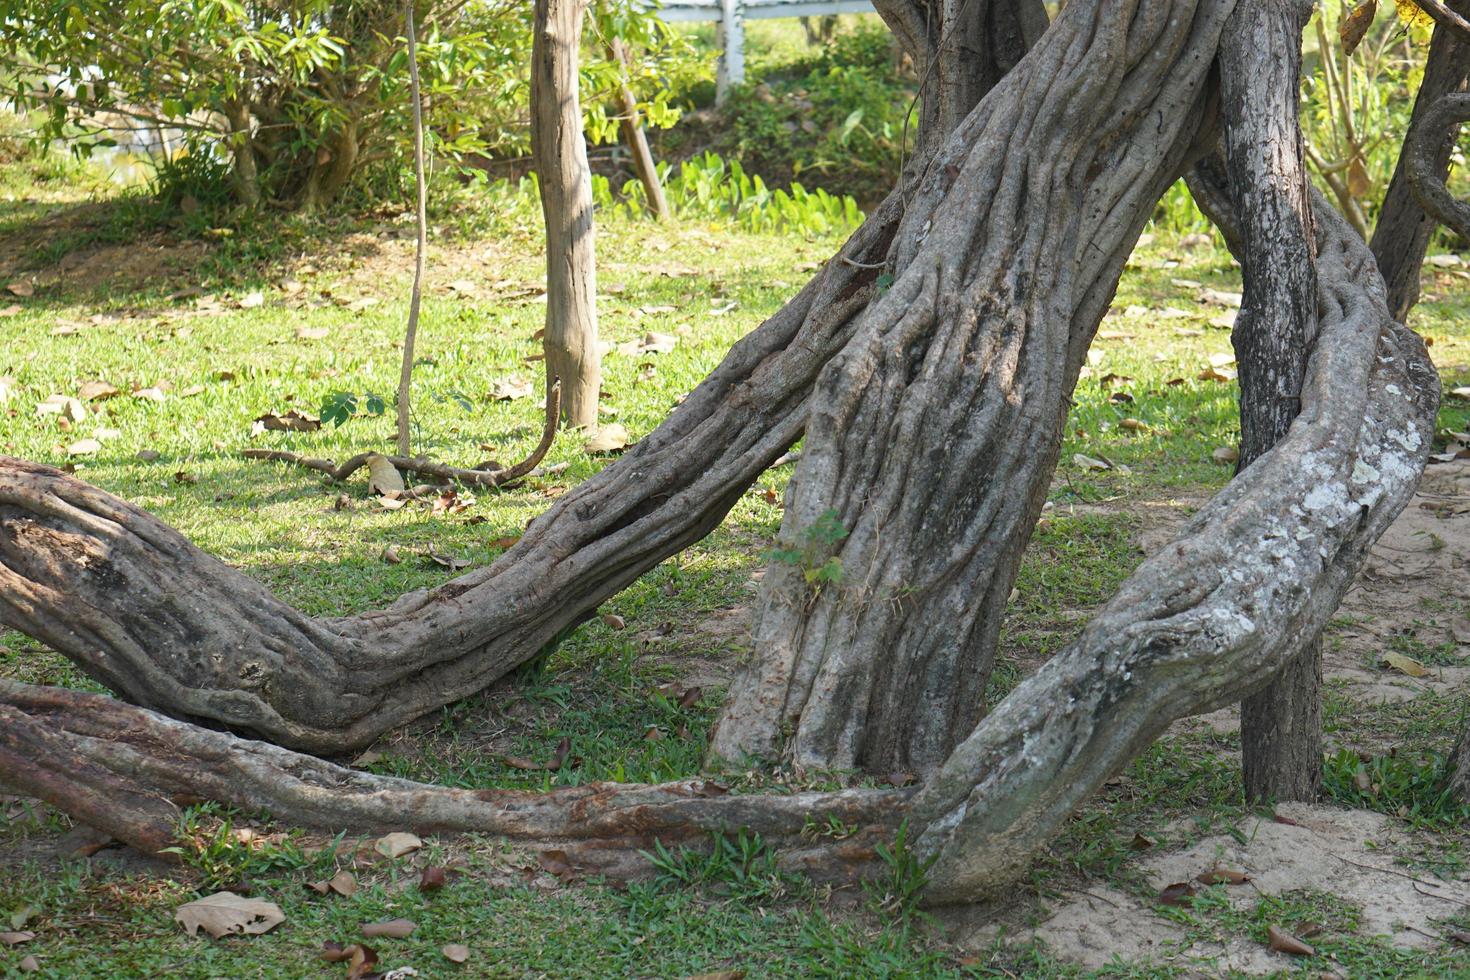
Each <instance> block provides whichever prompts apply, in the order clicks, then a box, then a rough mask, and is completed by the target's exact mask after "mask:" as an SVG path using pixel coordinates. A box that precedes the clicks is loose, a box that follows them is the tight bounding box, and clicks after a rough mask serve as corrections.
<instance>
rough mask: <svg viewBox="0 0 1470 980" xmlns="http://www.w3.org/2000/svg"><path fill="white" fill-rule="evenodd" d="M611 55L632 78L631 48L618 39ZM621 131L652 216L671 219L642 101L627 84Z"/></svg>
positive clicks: (621, 94)
mask: <svg viewBox="0 0 1470 980" xmlns="http://www.w3.org/2000/svg"><path fill="white" fill-rule="evenodd" d="M608 54H609V55H611V56H612V58H613V60H615V61H616V62H617V63H618V64H619V65H620V66H621V68H622V72H623V78H624V79H626V78H627V76H628V48H627V45H625V44H623V42H622V41H620V40H619V39H617V38H613V39H612V41H611V42H609V44H608ZM617 98H618V128H619V130H621V132H622V134H623V145H624V146H626V147H627V148H628V153H629V154H630V155H631V156H632V157H633V170H634V172H635V173H637V174H638V180H639V182H640V183H642V184H643V196H644V197H645V198H646V199H647V204H648V212H649V213H650V214H652V215H653V216H654V217H655V218H657V219H658V220H659V221H666V220H668V217H669V202H668V201H667V200H666V199H665V198H664V185H663V183H662V182H661V181H660V180H659V179H658V166H657V164H655V163H654V160H653V152H652V151H651V150H650V149H649V148H648V136H647V135H646V134H644V132H643V118H642V116H641V114H640V113H639V112H638V98H637V96H635V95H634V94H633V90H632V89H630V88H629V87H628V84H627V82H626V81H624V82H623V83H622V84H620V85H619V86H618V92H617Z"/></svg>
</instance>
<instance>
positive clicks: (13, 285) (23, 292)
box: [5, 279, 36, 299]
mask: <svg viewBox="0 0 1470 980" xmlns="http://www.w3.org/2000/svg"><path fill="white" fill-rule="evenodd" d="M5 291H6V292H7V293H9V294H10V295H12V296H19V297H20V298H21V299H25V298H26V297H28V296H34V295H36V287H35V286H32V285H31V284H30V283H28V282H26V281H25V280H24V279H17V280H15V281H14V282H9V283H6V284H5Z"/></svg>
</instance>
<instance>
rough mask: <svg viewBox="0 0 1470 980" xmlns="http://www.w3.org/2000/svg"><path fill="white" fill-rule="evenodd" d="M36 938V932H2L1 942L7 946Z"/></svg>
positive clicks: (0, 934) (17, 944) (0, 933)
mask: <svg viewBox="0 0 1470 980" xmlns="http://www.w3.org/2000/svg"><path fill="white" fill-rule="evenodd" d="M35 938H36V934H35V933H34V932H0V944H3V945H5V946H19V945H20V944H21V943H28V942H30V941H31V940H32V939H35Z"/></svg>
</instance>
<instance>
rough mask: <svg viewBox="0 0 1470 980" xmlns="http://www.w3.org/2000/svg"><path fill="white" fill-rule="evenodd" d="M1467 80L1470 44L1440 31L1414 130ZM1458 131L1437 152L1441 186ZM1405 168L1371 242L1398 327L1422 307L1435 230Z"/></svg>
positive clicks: (1465, 8) (1463, 5) (1461, 6)
mask: <svg viewBox="0 0 1470 980" xmlns="http://www.w3.org/2000/svg"><path fill="white" fill-rule="evenodd" d="M1449 6H1450V7H1451V8H1453V9H1456V10H1458V11H1459V12H1461V13H1470V2H1466V0H1449ZM1467 76H1470V44H1466V43H1465V42H1464V41H1463V40H1461V39H1460V38H1459V37H1458V36H1457V34H1456V33H1455V32H1454V31H1453V30H1451V29H1449V28H1447V27H1443V26H1436V27H1435V28H1434V35H1433V37H1432V38H1431V39H1430V42H1429V57H1428V60H1427V61H1426V62H1425V64H1424V79H1423V81H1421V82H1420V83H1419V94H1418V95H1417V96H1416V97H1415V99H1414V112H1413V115H1412V116H1411V117H1410V121H1409V124H1410V126H1411V127H1412V126H1413V125H1414V124H1415V123H1417V122H1419V121H1420V120H1422V119H1423V117H1424V114H1425V113H1426V112H1427V111H1428V110H1429V108H1430V107H1431V106H1433V105H1434V104H1435V103H1436V102H1438V101H1439V100H1440V99H1441V98H1442V97H1443V96H1446V95H1449V94H1451V93H1454V92H1462V91H1464V90H1465V82H1466V77H1467ZM1459 129H1460V128H1459V126H1450V127H1449V128H1448V129H1446V131H1445V132H1444V134H1443V138H1442V139H1441V140H1439V142H1438V143H1436V144H1435V146H1434V152H1433V156H1432V169H1433V172H1435V173H1436V174H1437V175H1438V179H1439V180H1441V181H1443V180H1444V179H1445V177H1446V175H1447V174H1448V173H1449V168H1450V153H1451V151H1453V150H1454V148H1455V137H1456V136H1457V135H1458V133H1459ZM1405 167H1406V158H1405V157H1404V156H1400V158H1399V162H1398V165H1397V166H1396V167H1394V171H1393V179H1392V181H1390V182H1389V185H1388V192H1387V193H1386V194H1385V195H1384V198H1383V208H1382V209H1381V210H1380V211H1379V215H1378V225H1377V227H1376V228H1374V230H1373V242H1372V247H1373V255H1374V257H1375V258H1377V260H1378V267H1379V268H1380V269H1381V270H1382V271H1383V279H1384V281H1385V282H1386V283H1388V308H1389V311H1390V312H1391V313H1393V315H1394V316H1395V317H1396V318H1397V319H1399V320H1400V321H1403V320H1406V319H1407V318H1408V315H1409V310H1411V309H1413V307H1414V304H1415V303H1417V302H1418V301H1419V274H1420V270H1421V268H1422V267H1423V265H1424V253H1425V251H1426V250H1427V249H1428V247H1429V236H1430V235H1431V234H1433V232H1434V228H1435V225H1436V222H1435V219H1434V218H1432V217H1430V216H1429V215H1427V214H1425V213H1424V209H1423V208H1422V207H1420V205H1419V201H1418V199H1417V198H1415V196H1414V192H1413V189H1412V188H1411V187H1410V186H1409V180H1408V175H1407V173H1406V172H1405Z"/></svg>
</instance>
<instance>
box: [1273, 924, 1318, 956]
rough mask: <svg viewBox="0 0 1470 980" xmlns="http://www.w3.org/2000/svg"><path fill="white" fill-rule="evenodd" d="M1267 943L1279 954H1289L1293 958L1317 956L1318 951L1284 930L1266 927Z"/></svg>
mask: <svg viewBox="0 0 1470 980" xmlns="http://www.w3.org/2000/svg"><path fill="white" fill-rule="evenodd" d="M1266 942H1267V944H1268V945H1269V946H1270V947H1271V948H1272V949H1274V950H1276V952H1278V953H1288V954H1290V955H1292V956H1316V955H1317V951H1316V950H1315V949H1314V948H1312V947H1311V946H1309V945H1307V944H1306V943H1304V942H1302V941H1301V940H1300V939H1298V938H1297V937H1295V936H1293V935H1292V934H1291V933H1289V932H1287V931H1286V930H1284V929H1280V928H1277V927H1276V926H1267V927H1266Z"/></svg>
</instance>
